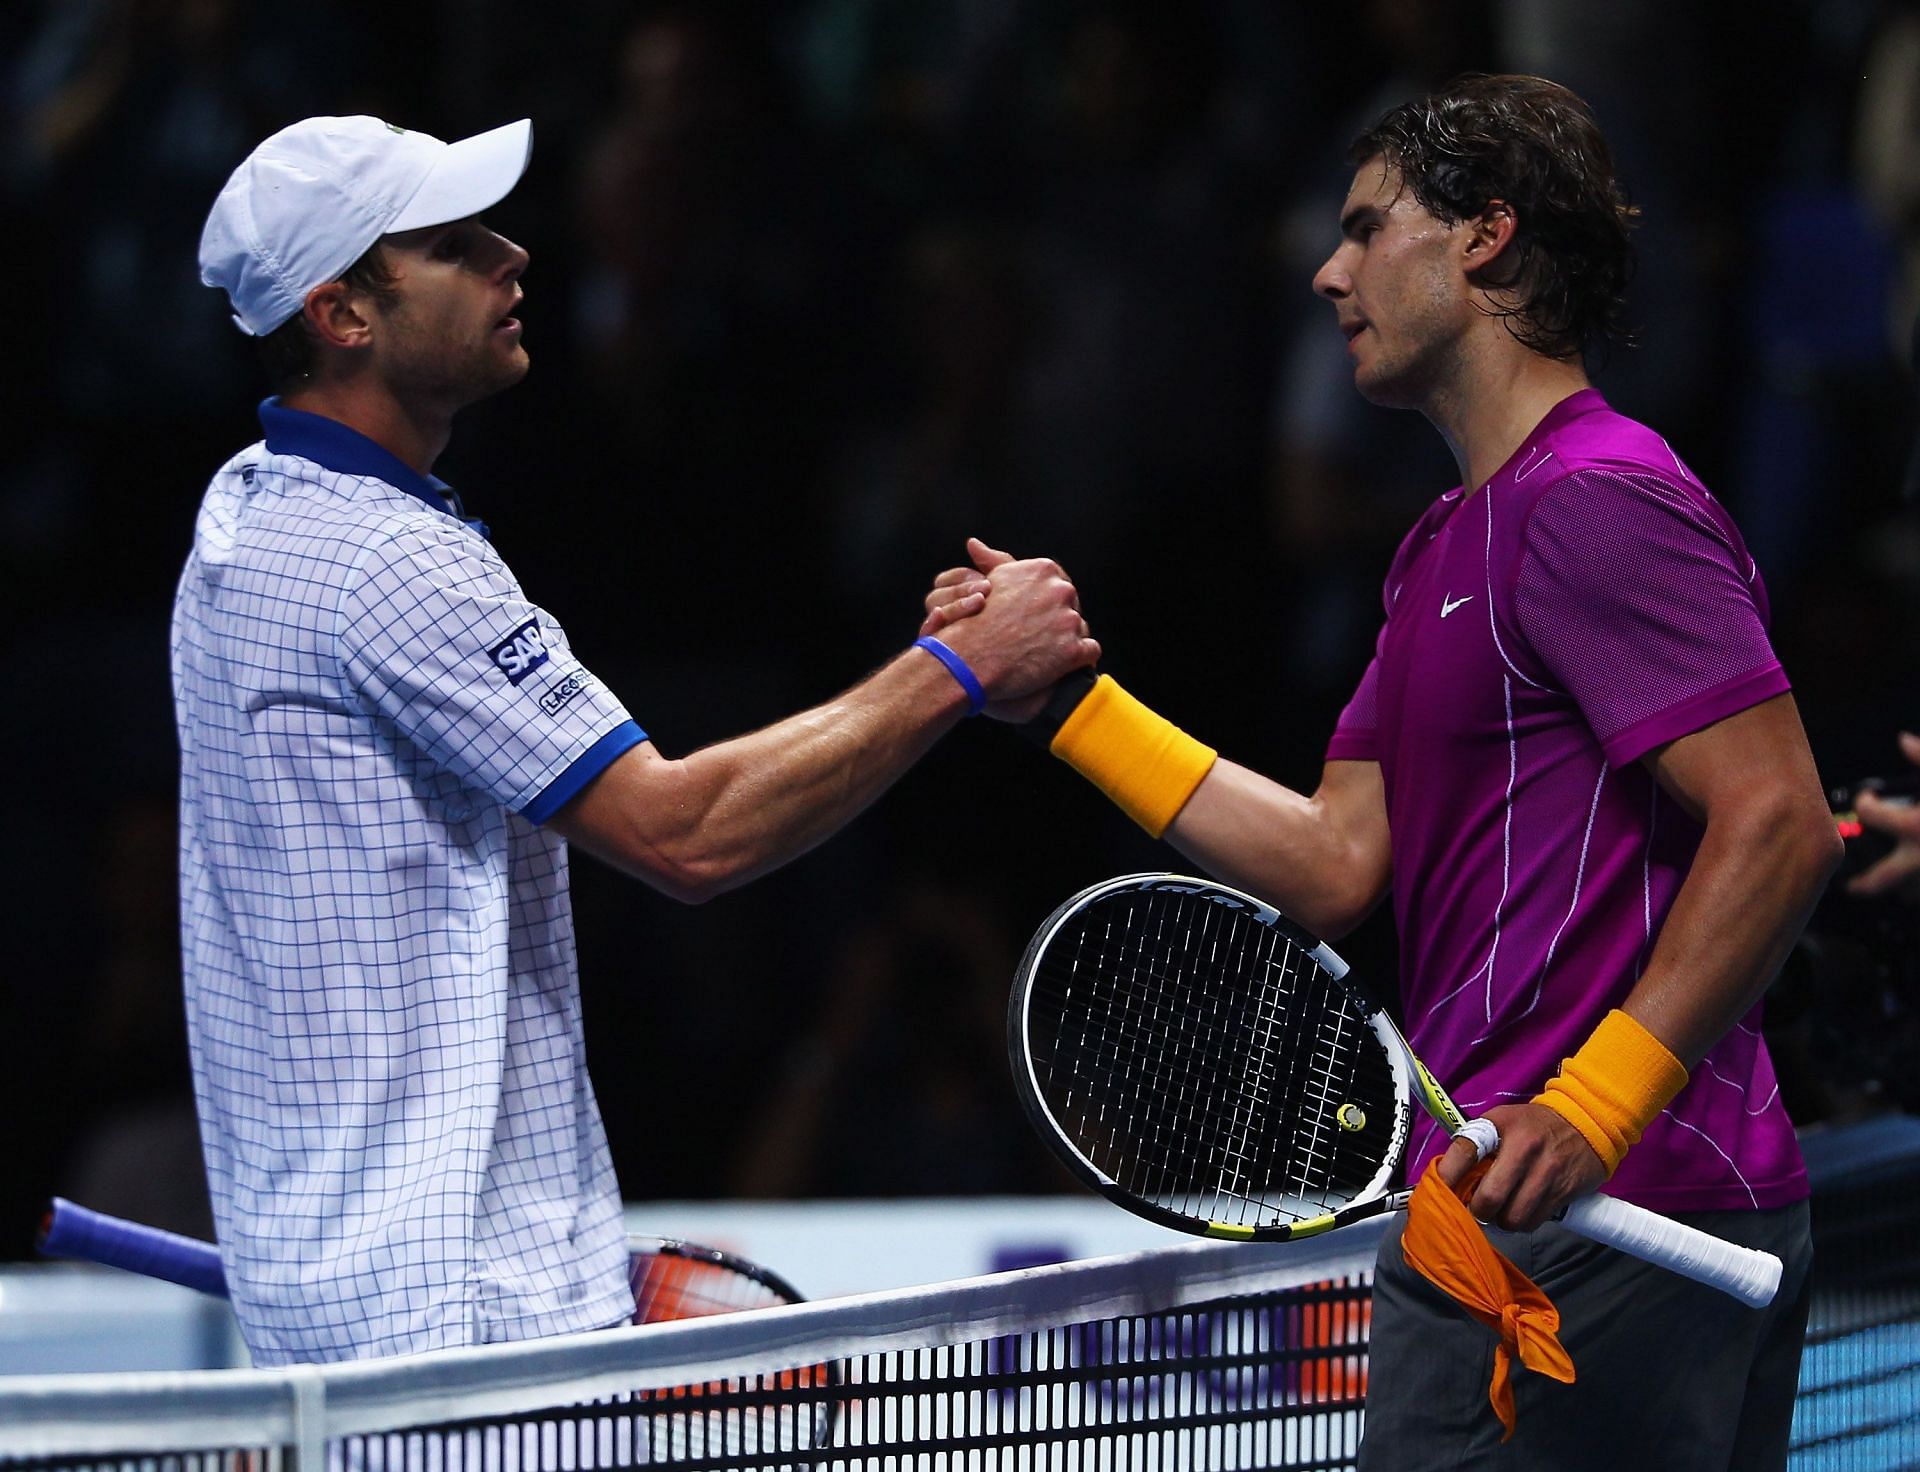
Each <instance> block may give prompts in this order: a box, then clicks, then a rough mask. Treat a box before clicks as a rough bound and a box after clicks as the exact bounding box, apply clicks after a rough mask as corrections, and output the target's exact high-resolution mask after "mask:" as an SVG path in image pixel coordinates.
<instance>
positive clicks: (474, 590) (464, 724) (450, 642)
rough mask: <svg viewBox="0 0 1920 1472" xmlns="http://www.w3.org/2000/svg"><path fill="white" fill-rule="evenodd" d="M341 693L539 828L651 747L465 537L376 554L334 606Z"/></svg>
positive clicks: (488, 556)
mask: <svg viewBox="0 0 1920 1472" xmlns="http://www.w3.org/2000/svg"><path fill="white" fill-rule="evenodd" d="M339 641H340V652H341V660H342V665H343V669H344V673H345V677H346V679H347V682H348V684H349V685H350V686H351V687H352V688H353V689H354V690H355V691H356V692H357V694H358V695H359V697H360V698H361V699H362V700H364V701H365V702H366V703H367V705H368V706H369V707H370V708H371V709H372V710H373V711H374V712H375V713H376V714H377V715H379V716H381V717H383V718H384V719H386V720H388V721H390V722H392V723H393V725H394V726H395V727H396V728H397V729H398V730H399V731H400V732H401V734H403V735H404V736H405V737H406V739H407V740H408V741H409V742H411V743H412V744H413V745H414V746H415V747H416V748H417V749H419V750H420V751H421V752H423V753H425V755H426V756H427V757H428V758H429V759H430V760H431V761H432V762H433V763H434V764H435V765H436V766H438V767H440V768H442V769H443V770H446V771H449V772H451V773H453V774H454V775H455V776H457V777H458V778H459V779H460V780H461V781H462V782H464V783H465V784H467V785H468V786H471V787H474V788H477V789H480V790H482V791H485V792H487V793H489V794H491V795H492V796H493V797H494V798H495V799H496V800H497V801H499V802H500V803H502V804H503V805H505V806H506V807H509V808H511V809H513V810H514V811H516V812H519V813H521V814H522V815H523V816H525V817H527V818H529V819H531V820H532V821H534V822H544V821H545V820H546V819H548V818H550V817H551V816H552V815H553V813H554V812H556V811H557V810H558V809H559V808H560V806H561V805H562V804H563V803H564V802H565V801H566V800H567V799H568V798H569V797H572V796H573V795H574V794H575V793H577V792H578V791H579V790H580V789H581V788H582V787H584V786H585V785H586V784H587V782H589V781H590V780H592V778H593V777H595V776H597V775H598V774H599V772H600V771H602V770H604V768H605V767H606V766H607V765H608V764H609V763H611V762H612V761H613V759H614V758H615V757H617V756H619V755H620V754H621V752H623V751H626V750H627V749H629V748H630V747H633V746H636V745H638V744H639V743H640V742H642V741H644V740H646V734H645V733H644V732H643V731H641V729H640V728H639V726H638V725H637V724H635V722H634V721H633V719H632V717H631V716H629V715H628V714H627V711H626V709H625V707H624V706H622V705H621V703H620V701H619V700H618V699H616V698H615V697H614V695H613V694H612V692H610V691H609V690H607V689H606V687H605V686H603V685H602V684H601V683H600V682H599V681H598V680H597V679H595V678H594V676H593V675H592V673H591V672H589V671H588V670H587V669H586V668H585V667H584V666H583V665H582V664H581V663H580V661H579V660H578V659H576V658H575V657H574V655H573V651H572V649H571V647H570V646H569V645H568V643H567V638H566V634H565V632H564V631H563V630H562V629H561V627H560V625H559V624H558V623H557V622H555V620H554V619H553V618H552V616H551V615H549V614H548V613H546V612H545V611H544V610H543V609H541V608H539V607H538V606H537V605H535V604H533V603H531V602H529V601H528V600H527V598H526V596H525V594H524V593H522V591H521V589H520V586H519V584H518V582H517V581H516V580H515V579H514V577H513V575H512V573H511V572H509V571H508V570H507V568H506V566H505V564H504V563H502V562H501V561H500V559H499V558H498V556H497V555H495V554H494V553H493V552H492V550H491V549H490V548H488V547H486V545H485V544H484V543H476V542H475V540H474V538H473V534H472V533H471V532H468V531H466V530H465V529H464V528H460V527H453V526H447V527H444V528H443V527H440V526H438V525H433V526H409V527H407V528H405V529H404V530H402V531H400V532H399V533H397V534H396V535H394V536H392V537H390V538H388V539H386V540H385V541H383V542H381V543H378V544H376V546H375V547H374V548H373V549H372V550H371V551H370V552H369V554H368V556H367V557H366V558H365V559H364V560H363V562H362V564H361V566H360V568H359V569H358V575H357V576H356V577H355V578H354V579H353V581H352V583H351V584H350V586H349V588H348V590H347V593H346V596H345V598H344V600H343V602H342V605H341V612H340V630H339Z"/></svg>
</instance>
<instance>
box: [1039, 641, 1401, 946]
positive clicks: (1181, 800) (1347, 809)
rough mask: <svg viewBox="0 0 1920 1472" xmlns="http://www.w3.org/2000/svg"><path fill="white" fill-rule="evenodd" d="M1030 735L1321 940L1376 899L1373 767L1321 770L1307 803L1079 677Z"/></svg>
mask: <svg viewBox="0 0 1920 1472" xmlns="http://www.w3.org/2000/svg"><path fill="white" fill-rule="evenodd" d="M1033 734H1035V735H1036V736H1037V737H1038V738H1039V739H1040V740H1041V741H1042V742H1043V743H1044V744H1045V745H1046V747H1047V750H1048V751H1049V752H1051V753H1052V754H1053V755H1054V756H1056V757H1058V758H1059V759H1060V760H1062V761H1064V762H1066V763H1067V764H1068V765H1069V766H1071V767H1072V768H1073V769H1074V770H1075V771H1077V772H1079V773H1080V774H1081V775H1082V776H1083V777H1085V778H1086V779H1087V780H1088V781H1090V782H1092V783H1093V784H1094V785H1095V786H1096V787H1098V788H1099V789H1100V790H1101V791H1102V792H1103V793H1105V794H1106V796H1107V797H1108V798H1110V799H1111V800H1112V801H1113V802H1114V803H1115V804H1116V805H1118V806H1119V807H1120V809H1121V810H1122V811H1123V812H1125V813H1126V814H1127V816H1129V817H1130V818H1132V819H1133V820H1134V821H1135V822H1136V823H1138V824H1140V826H1141V827H1143V828H1144V829H1146V831H1147V832H1149V833H1151V834H1152V835H1153V836H1154V837H1156V838H1164V839H1166V841H1167V842H1169V843H1171V844H1172V845H1173V846H1174V847H1175V848H1177V849H1178V850H1179V851H1180V852H1181V853H1183V854H1185V855H1186V856H1187V857H1188V858H1191V859H1193V860H1194V861H1195V862H1196V863H1198V864H1199V865H1200V866H1201V867H1202V868H1203V869H1205V870H1206V871H1207V872H1208V873H1209V874H1212V875H1214V876H1216V877H1218V878H1221V879H1224V880H1226V881H1227V882H1229V883H1232V884H1237V885H1239V886H1241V887H1242V888H1244V889H1247V890H1249V891H1251V892H1252V893H1254V894H1256V895H1259V896H1260V897H1261V898H1263V899H1265V900H1267V901H1269V902H1270V903H1272V904H1273V905H1275V906H1276V907H1278V908H1279V909H1281V910H1283V911H1285V912H1286V913H1287V914H1288V915H1289V916H1291V917H1292V918H1294V919H1295V920H1297V921H1299V922H1300V923H1301V924H1303V925H1306V926H1309V927H1311V928H1313V929H1316V930H1318V931H1319V932H1320V933H1321V934H1323V935H1330V936H1339V935H1342V934H1344V933H1345V932H1346V931H1348V930H1350V929H1352V928H1353V926H1354V925H1356V924H1358V923H1359V922H1360V920H1362V919H1363V918H1365V916H1366V914H1367V912H1368V911H1370V910H1371V909H1372V908H1373V906H1374V905H1375V904H1376V903H1377V902H1378V900H1379V898H1380V896H1381V895H1382V894H1384V893H1385V892H1386V888H1387V883H1388V878H1389V874H1390V872H1391V861H1390V857H1389V846H1388V841H1387V817H1386V791H1385V787H1384V784H1383V783H1382V781H1381V777H1380V768H1379V765H1378V764H1377V763H1374V762H1329V763H1327V765H1326V768H1325V770H1324V772H1323V774H1322V776H1321V781H1320V786H1319V789H1318V790H1317V791H1316V792H1315V793H1314V794H1313V795H1312V796H1311V797H1308V796H1306V795H1304V794H1302V793H1299V792H1295V791H1294V790H1292V789H1291V788H1288V787H1283V786H1282V785H1281V784H1279V783H1278V782H1274V781H1271V780H1270V779H1268V778H1266V777H1263V776H1261V775H1260V774H1259V773H1257V772H1254V771H1252V770H1250V769H1248V768H1246V767H1243V766H1240V765H1238V764H1236V763H1234V762H1230V761H1225V760H1222V759H1221V758H1220V757H1219V756H1218V755H1217V753H1215V752H1214V750H1213V749H1212V748H1211V747H1209V746H1207V745H1206V744H1205V743H1203V742H1201V741H1198V740H1196V739H1194V738H1193V737H1192V736H1190V735H1188V734H1187V733H1186V732H1185V731H1182V730H1181V729H1180V728H1179V727H1177V726H1175V725H1174V724H1173V723H1172V722H1170V721H1168V720H1167V719H1166V718H1165V717H1163V716H1161V715H1159V714H1157V713H1155V712H1154V711H1152V710H1150V709H1149V708H1148V707H1147V706H1145V705H1144V704H1142V703H1141V702H1140V701H1139V700H1137V699H1136V698H1135V697H1133V696H1132V695H1130V694H1128V693H1127V692H1126V691H1125V690H1123V689H1122V688H1121V687H1120V686H1119V685H1118V684H1117V683H1116V682H1114V681H1113V680H1111V679H1107V678H1101V679H1099V680H1097V681H1095V680H1094V679H1092V678H1091V676H1084V677H1081V678H1080V679H1078V680H1077V681H1076V680H1069V681H1065V682H1062V685H1061V687H1060V689H1058V690H1056V692H1055V694H1054V697H1053V699H1052V700H1051V701H1050V702H1049V703H1048V706H1047V708H1046V709H1045V710H1044V711H1043V712H1042V713H1041V715H1040V717H1039V718H1038V719H1037V720H1036V721H1035V722H1034V724H1033Z"/></svg>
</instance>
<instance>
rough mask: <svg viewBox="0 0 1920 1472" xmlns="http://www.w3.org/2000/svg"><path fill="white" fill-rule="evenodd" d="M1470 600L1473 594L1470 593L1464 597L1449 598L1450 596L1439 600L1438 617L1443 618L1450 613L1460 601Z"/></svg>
mask: <svg viewBox="0 0 1920 1472" xmlns="http://www.w3.org/2000/svg"><path fill="white" fill-rule="evenodd" d="M1471 602H1473V594H1471V593H1469V594H1467V596H1466V597H1464V598H1451V597H1449V598H1443V599H1441V601H1440V617H1442V618H1445V617H1446V616H1447V615H1448V614H1450V613H1452V612H1453V611H1454V609H1456V608H1458V607H1459V606H1460V605H1461V604H1462V603H1471Z"/></svg>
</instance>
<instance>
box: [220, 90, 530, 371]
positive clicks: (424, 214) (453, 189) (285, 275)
mask: <svg viewBox="0 0 1920 1472" xmlns="http://www.w3.org/2000/svg"><path fill="white" fill-rule="evenodd" d="M532 152H533V124H532V123H531V122H530V121H529V120H528V119H526V118H522V119H521V120H520V121H519V122H517V123H508V124H507V125H506V126H505V127H502V128H494V129H492V130H491V131H489V132H485V133H476V134H475V135H474V136H473V137H471V138H465V139H462V140H461V141H460V142H458V143H442V142H441V141H440V140H439V139H438V138H434V137H431V136H429V135H428V134H426V133H410V132H408V131H407V130H406V129H405V128H396V127H395V126H393V124H391V123H385V122H382V121H381V120H380V119H379V118H369V117H351V118H308V119H306V120H305V121H304V122H299V123H295V124H293V125H292V126H291V127H287V128H282V129H281V130H280V131H279V132H278V133H275V134H274V135H273V136H272V137H271V138H269V139H267V141H266V142H264V143H262V144H261V145H260V146H259V147H258V148H256V149H254V151H253V152H252V153H250V154H248V155H247V159H246V161H245V162H244V163H242V164H241V165H240V167H239V168H237V169H235V170H234V171H233V176H232V177H231V178H230V179H228V180H227V184H226V187H225V188H224V189H222V190H221V191H220V197H219V198H218V199H217V200H215V201H214V204H213V212H212V213H211V214H209V215H208V216H207V224H206V228H205V229H204V230H202V231H201V232H200V279H201V280H202V281H204V282H205V283H206V284H207V285H208V286H217V287H220V288H221V289H222V290H223V291H225V292H226V294H227V300H228V301H230V302H231V303H232V304H233V320H234V322H235V323H236V324H238V326H239V328H240V330H241V331H242V332H245V333H248V334H250V335H252V336H254V337H264V336H265V335H266V334H267V333H269V332H271V331H273V329H274V328H276V327H278V326H279V325H280V324H281V323H283V322H285V321H286V320H287V319H288V318H289V317H292V316H293V315H294V313H296V312H298V311H299V310H300V309H301V307H302V306H303V305H305V303H306V299H307V293H308V292H310V291H312V290H313V289H314V287H316V286H324V285H325V284H326V283H327V282H329V281H335V280H338V279H339V278H340V276H341V274H342V273H344V272H345V271H346V269H347V268H348V267H349V266H351V265H352V264H353V263H354V262H355V261H357V260H359V259H360V257H361V256H363V255H365V254H366V252H367V251H368V250H369V249H371V248H372V246H373V243H374V242H375V241H377V240H378V239H379V238H380V237H381V236H383V235H390V234H392V233H394V232H395V231H399V230H417V229H420V228H422V227H423V226H427V225H444V224H446V223H448V222H449V221H451V220H464V219H465V218H466V217H467V216H468V215H474V214H478V213H479V212H480V211H481V210H484V209H487V208H489V207H491V206H493V205H496V204H498V203H499V202H500V201H501V200H502V199H504V198H506V196H507V194H508V192H509V191H510V190H511V189H512V188H513V186H514V185H515V184H517V183H518V182H519V180H520V176H521V175H522V174H523V173H525V172H526V169H527V159H528V158H529V156H530V155H531V154H532Z"/></svg>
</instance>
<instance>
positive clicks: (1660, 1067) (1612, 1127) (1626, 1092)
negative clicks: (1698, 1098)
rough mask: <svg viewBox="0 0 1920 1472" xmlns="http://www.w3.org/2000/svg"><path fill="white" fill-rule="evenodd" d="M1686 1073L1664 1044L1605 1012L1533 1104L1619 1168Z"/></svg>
mask: <svg viewBox="0 0 1920 1472" xmlns="http://www.w3.org/2000/svg"><path fill="white" fill-rule="evenodd" d="M1686 1083H1687V1070H1686V1069H1685V1067H1683V1066H1682V1065H1681V1062H1680V1060H1679V1059H1678V1058H1676V1057H1674V1056H1673V1054H1672V1053H1671V1052H1670V1051H1668V1049H1667V1046H1666V1044H1665V1043H1663V1042H1661V1041H1660V1039H1658V1038H1657V1037H1655V1036H1654V1035H1653V1034H1652V1033H1650V1032H1648V1031H1647V1030H1646V1028H1644V1027H1642V1026H1641V1025H1640V1024H1639V1023H1638V1022H1636V1021H1635V1020H1634V1019H1633V1018H1631V1017H1629V1016H1628V1015H1627V1014H1626V1013H1624V1012H1621V1011H1617V1010H1616V1011H1613V1012H1609V1013H1608V1014H1607V1015H1606V1016H1605V1017H1604V1018H1602V1019H1601V1021H1600V1025H1599V1026H1598V1027H1596V1028H1595V1029H1594V1030H1593V1036H1591V1037H1589V1038H1588V1039H1587V1040H1586V1042H1585V1043H1583V1044H1581V1047H1580V1051H1579V1052H1578V1053H1575V1054H1574V1055H1573V1056H1572V1057H1571V1058H1568V1059H1565V1060H1563V1061H1562V1062H1561V1064H1560V1072H1559V1073H1558V1074H1557V1075H1555V1076H1554V1077H1553V1078H1552V1079H1549V1080H1548V1082H1547V1086H1546V1088H1544V1089H1543V1090H1541V1092H1540V1094H1539V1096H1538V1097H1536V1098H1535V1099H1534V1101H1533V1102H1534V1103H1536V1104H1544V1105H1546V1106H1547V1108H1549V1109H1551V1110H1553V1111H1554V1113H1556V1114H1558V1115H1559V1116H1560V1117H1561V1118H1563V1119H1565V1120H1566V1121H1567V1123H1569V1124H1571V1125H1572V1126H1573V1127H1574V1128H1575V1129H1577V1130H1578V1131H1580V1133H1581V1134H1582V1135H1583V1136H1584V1137H1585V1138H1586V1142H1587V1143H1588V1144H1589V1145H1591V1146H1593V1153H1594V1154H1595V1155H1598V1156H1599V1157H1600V1159H1601V1160H1602V1161H1604V1162H1605V1163H1606V1167H1607V1174H1608V1175H1612V1174H1613V1173H1614V1171H1615V1170H1616V1169H1617V1168H1618V1167H1619V1164H1620V1160H1621V1157H1622V1156H1624V1155H1625V1154H1626V1153H1627V1147H1628V1146H1630V1145H1632V1144H1634V1143H1635V1142H1636V1141H1637V1140H1639V1138H1640V1136H1641V1134H1642V1132H1643V1131H1645V1129H1646V1127H1647V1126H1648V1125H1650V1124H1652V1123H1653V1121H1654V1120H1655V1119H1657V1118H1659V1116H1660V1111H1661V1110H1663V1109H1665V1108H1666V1107H1667V1105H1669V1104H1671V1103H1672V1102H1673V1096H1674V1095H1675V1094H1677V1093H1679V1092H1680V1090H1681V1089H1683V1088H1685V1087H1686Z"/></svg>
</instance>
